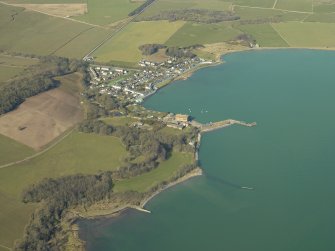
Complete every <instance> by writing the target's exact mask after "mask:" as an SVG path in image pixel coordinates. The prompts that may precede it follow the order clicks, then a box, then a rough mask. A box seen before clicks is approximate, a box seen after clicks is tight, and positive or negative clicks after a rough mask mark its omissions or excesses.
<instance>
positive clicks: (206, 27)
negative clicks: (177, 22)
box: [166, 23, 241, 46]
mask: <svg viewBox="0 0 335 251" xmlns="http://www.w3.org/2000/svg"><path fill="white" fill-rule="evenodd" d="M239 34H241V32H240V31H238V30H236V29H234V28H232V27H231V26H230V25H229V24H224V23H219V24H196V23H186V24H185V25H184V26H183V27H182V28H181V29H179V30H178V31H177V32H176V33H175V34H174V35H173V36H172V37H171V38H170V39H169V40H168V41H167V42H166V45H168V46H189V45H194V44H210V43H218V42H224V41H229V40H233V39H234V38H235V37H236V36H237V35H239Z"/></svg>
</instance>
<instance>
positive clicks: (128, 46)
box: [94, 21, 185, 62]
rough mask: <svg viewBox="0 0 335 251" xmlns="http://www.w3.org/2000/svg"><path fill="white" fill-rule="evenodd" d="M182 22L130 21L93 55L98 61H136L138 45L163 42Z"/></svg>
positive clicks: (138, 52) (139, 57)
mask: <svg viewBox="0 0 335 251" xmlns="http://www.w3.org/2000/svg"><path fill="white" fill-rule="evenodd" d="M184 23H185V22H182V21H177V22H168V21H156V22H135V23H130V24H129V25H128V26H127V27H126V28H125V29H124V30H123V31H122V32H120V33H118V34H117V35H116V36H115V37H114V38H113V39H112V40H110V41H109V42H107V43H106V44H104V46H102V47H100V48H99V49H98V50H97V51H96V52H95V53H94V57H95V58H96V61H98V62H110V61H124V62H137V61H139V60H141V58H142V55H141V51H140V50H139V49H138V47H139V46H140V45H143V44H150V43H158V44H164V43H165V42H166V41H167V40H168V39H169V38H170V37H171V36H172V35H173V34H174V33H175V32H176V31H177V30H178V29H180V28H181V27H182V26H183V25H184Z"/></svg>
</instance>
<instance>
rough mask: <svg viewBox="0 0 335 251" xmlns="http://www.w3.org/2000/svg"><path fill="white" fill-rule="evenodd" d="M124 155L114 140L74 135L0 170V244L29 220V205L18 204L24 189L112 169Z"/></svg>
mask: <svg viewBox="0 0 335 251" xmlns="http://www.w3.org/2000/svg"><path fill="white" fill-rule="evenodd" d="M126 155H127V152H126V150H125V149H124V147H123V146H122V144H121V142H120V140H119V139H118V138H115V137H111V136H99V135H94V134H84V133H77V132H75V133H72V134H71V135H70V136H69V137H67V138H66V139H65V140H64V141H62V142H61V143H60V144H58V145H57V146H56V147H54V148H52V149H51V150H49V151H48V152H46V153H44V154H42V155H41V156H38V157H37V158H35V159H32V160H30V161H28V162H25V163H22V164H19V165H15V166H10V167H7V168H3V169H0V208H1V210H0V222H1V224H0V233H1V235H0V244H1V245H5V246H11V245H12V243H13V241H14V239H16V238H19V237H20V236H21V234H22V232H23V229H24V226H25V224H26V223H27V221H28V219H29V217H30V214H31V212H32V210H33V206H31V205H24V204H23V203H21V202H20V195H21V192H22V189H24V188H25V187H26V186H28V185H29V184H33V183H36V182H38V181H40V180H41V179H42V178H45V177H58V176H63V175H71V174H76V173H83V174H94V173H97V172H99V171H100V170H112V169H116V168H117V167H119V166H120V165H121V163H122V159H123V158H124V157H125V156H126Z"/></svg>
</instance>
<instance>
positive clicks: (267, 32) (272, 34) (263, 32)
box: [239, 24, 289, 47]
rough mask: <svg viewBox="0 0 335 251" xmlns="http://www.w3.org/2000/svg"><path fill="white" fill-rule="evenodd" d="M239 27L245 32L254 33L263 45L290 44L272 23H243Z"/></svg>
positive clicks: (258, 41) (279, 45)
mask: <svg viewBox="0 0 335 251" xmlns="http://www.w3.org/2000/svg"><path fill="white" fill-rule="evenodd" d="M239 28H240V29H241V30H242V31H244V32H245V33H247V34H250V35H252V37H253V38H254V39H256V42H257V43H258V44H259V45H260V46H261V47H285V46H289V45H288V44H287V43H286V42H285V40H283V39H282V38H281V37H280V35H279V34H278V33H277V31H276V30H275V29H273V28H272V26H271V25H270V24H250V25H241V26H240V27H239Z"/></svg>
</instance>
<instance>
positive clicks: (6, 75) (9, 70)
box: [0, 65, 24, 85]
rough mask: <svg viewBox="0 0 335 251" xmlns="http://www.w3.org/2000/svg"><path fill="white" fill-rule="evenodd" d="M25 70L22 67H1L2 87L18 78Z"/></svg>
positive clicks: (0, 79)
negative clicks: (5, 82) (6, 82)
mask: <svg viewBox="0 0 335 251" xmlns="http://www.w3.org/2000/svg"><path fill="white" fill-rule="evenodd" d="M23 70H24V69H23V68H21V67H8V66H2V65H0V85H2V84H3V82H4V81H7V80H9V79H11V78H13V77H15V76H17V75H18V74H19V73H20V72H22V71H23Z"/></svg>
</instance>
